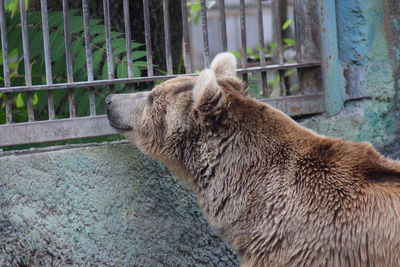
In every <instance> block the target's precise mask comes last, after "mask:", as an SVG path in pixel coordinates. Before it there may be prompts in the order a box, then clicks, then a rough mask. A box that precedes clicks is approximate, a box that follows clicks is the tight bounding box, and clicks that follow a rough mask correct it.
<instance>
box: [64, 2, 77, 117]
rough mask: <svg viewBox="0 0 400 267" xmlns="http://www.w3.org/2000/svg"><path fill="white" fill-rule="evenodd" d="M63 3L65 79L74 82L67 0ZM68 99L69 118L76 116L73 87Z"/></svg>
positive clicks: (69, 90)
mask: <svg viewBox="0 0 400 267" xmlns="http://www.w3.org/2000/svg"><path fill="white" fill-rule="evenodd" d="M62 5H63V18H64V43H65V63H66V65H67V66H66V67H67V81H68V82H69V83H72V82H74V71H73V66H72V53H71V32H70V30H69V12H68V0H63V1H62ZM68 100H69V116H70V117H71V118H74V117H76V109H75V95H74V89H73V88H70V89H68Z"/></svg>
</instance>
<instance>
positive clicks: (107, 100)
mask: <svg viewBox="0 0 400 267" xmlns="http://www.w3.org/2000/svg"><path fill="white" fill-rule="evenodd" d="M111 98H112V95H108V96H107V97H106V100H105V101H106V105H110V104H111V102H112V101H111Z"/></svg>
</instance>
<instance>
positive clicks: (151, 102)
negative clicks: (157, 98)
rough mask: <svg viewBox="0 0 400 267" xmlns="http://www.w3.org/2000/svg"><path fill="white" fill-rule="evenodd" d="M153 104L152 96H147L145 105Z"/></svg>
mask: <svg viewBox="0 0 400 267" xmlns="http://www.w3.org/2000/svg"><path fill="white" fill-rule="evenodd" d="M153 102H154V95H153V94H149V96H148V97H147V103H149V104H150V105H151V104H153Z"/></svg>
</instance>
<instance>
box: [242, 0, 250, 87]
mask: <svg viewBox="0 0 400 267" xmlns="http://www.w3.org/2000/svg"><path fill="white" fill-rule="evenodd" d="M245 16H246V6H245V2H244V0H240V39H241V43H240V52H241V54H242V68H247V52H246V46H247V44H246V17H245ZM243 80H244V81H245V82H246V83H247V81H248V75H247V73H246V74H243Z"/></svg>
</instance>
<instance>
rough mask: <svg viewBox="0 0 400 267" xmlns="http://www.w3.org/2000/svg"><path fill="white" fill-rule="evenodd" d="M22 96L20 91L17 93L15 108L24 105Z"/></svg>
mask: <svg viewBox="0 0 400 267" xmlns="http://www.w3.org/2000/svg"><path fill="white" fill-rule="evenodd" d="M24 104H25V102H24V98H23V96H22V93H18V95H17V101H16V106H17V108H22V107H23V106H24Z"/></svg>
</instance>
